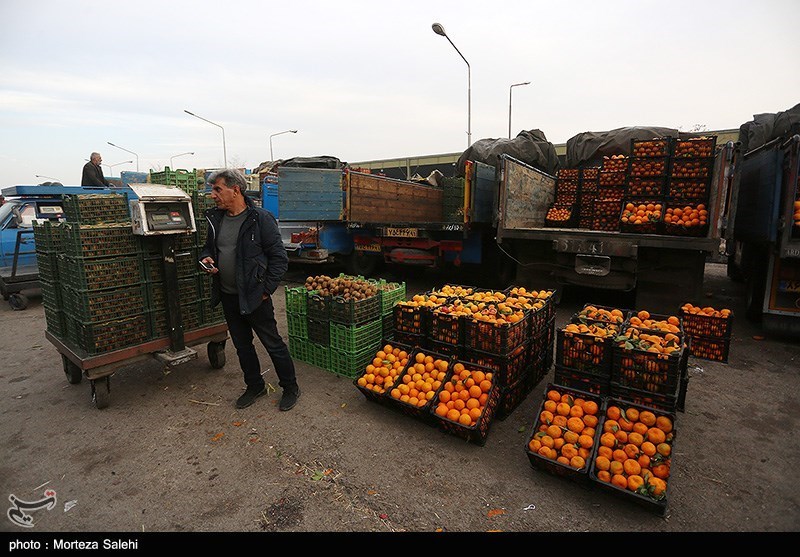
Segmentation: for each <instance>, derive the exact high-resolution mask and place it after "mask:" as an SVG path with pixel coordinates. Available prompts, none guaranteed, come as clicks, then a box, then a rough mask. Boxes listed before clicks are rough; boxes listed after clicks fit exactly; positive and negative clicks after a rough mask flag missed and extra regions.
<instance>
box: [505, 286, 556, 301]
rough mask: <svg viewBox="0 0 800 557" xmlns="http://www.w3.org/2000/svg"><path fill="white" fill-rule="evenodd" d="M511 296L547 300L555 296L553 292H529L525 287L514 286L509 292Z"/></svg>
mask: <svg viewBox="0 0 800 557" xmlns="http://www.w3.org/2000/svg"><path fill="white" fill-rule="evenodd" d="M509 295H511V296H524V297H526V298H536V299H539V300H546V299H547V298H549V297H550V296H552V295H553V292H552V290H527V289H526V288H525V287H524V286H514V287H512V288H511V290H510V291H509Z"/></svg>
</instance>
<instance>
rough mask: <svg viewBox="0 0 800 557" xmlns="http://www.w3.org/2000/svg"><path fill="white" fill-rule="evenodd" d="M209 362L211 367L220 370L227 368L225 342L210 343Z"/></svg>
mask: <svg viewBox="0 0 800 557" xmlns="http://www.w3.org/2000/svg"><path fill="white" fill-rule="evenodd" d="M208 361H209V362H211V367H212V368H214V369H220V368H222V367H225V341H224V340H223V341H222V342H209V343H208Z"/></svg>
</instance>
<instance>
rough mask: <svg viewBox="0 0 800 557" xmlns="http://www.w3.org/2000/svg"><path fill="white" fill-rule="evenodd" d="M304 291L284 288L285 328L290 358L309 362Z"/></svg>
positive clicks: (300, 288)
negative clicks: (286, 329)
mask: <svg viewBox="0 0 800 557" xmlns="http://www.w3.org/2000/svg"><path fill="white" fill-rule="evenodd" d="M306 292H307V291H306V289H305V287H303V286H299V287H297V288H289V287H288V286H286V287H285V289H284V293H285V295H286V326H287V328H288V330H289V353H290V354H291V355H292V358H294V359H296V360H300V361H301V362H306V363H313V362H312V361H311V347H310V346H309V344H310V342H309V340H308V322H307V321H306V315H307V308H306Z"/></svg>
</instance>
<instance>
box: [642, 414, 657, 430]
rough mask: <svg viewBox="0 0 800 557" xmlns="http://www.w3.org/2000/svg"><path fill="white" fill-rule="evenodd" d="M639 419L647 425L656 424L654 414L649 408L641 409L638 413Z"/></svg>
mask: <svg viewBox="0 0 800 557" xmlns="http://www.w3.org/2000/svg"><path fill="white" fill-rule="evenodd" d="M639 421H640V422H642V423H643V424H644V425H646V426H647V427H652V426H654V425H655V424H656V415H655V414H653V413H652V412H650V411H649V410H642V411H641V412H640V413H639Z"/></svg>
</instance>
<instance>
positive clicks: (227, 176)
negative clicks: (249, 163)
mask: <svg viewBox="0 0 800 557" xmlns="http://www.w3.org/2000/svg"><path fill="white" fill-rule="evenodd" d="M217 180H222V181H223V182H224V183H225V186H227V187H229V188H233V187H235V186H239V193H244V192H245V191H246V190H247V180H246V179H245V177H244V174H242V172H241V171H240V170H236V169H235V168H226V169H224V170H219V171H217V172H214V173H213V174H211V176H209V177H208V183H209V184H211V185H212V186H213V185H214V184H216V183H217Z"/></svg>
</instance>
